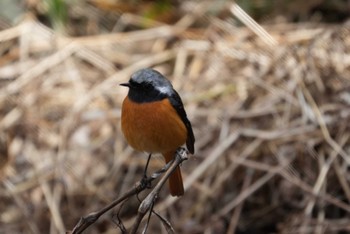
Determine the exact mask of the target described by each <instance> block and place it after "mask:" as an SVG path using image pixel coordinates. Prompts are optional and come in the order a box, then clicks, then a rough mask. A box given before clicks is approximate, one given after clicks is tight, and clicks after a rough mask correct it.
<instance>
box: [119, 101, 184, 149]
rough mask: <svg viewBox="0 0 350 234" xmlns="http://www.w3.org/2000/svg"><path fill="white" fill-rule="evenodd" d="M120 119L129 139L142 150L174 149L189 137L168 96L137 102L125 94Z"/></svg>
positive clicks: (130, 142)
mask: <svg viewBox="0 0 350 234" xmlns="http://www.w3.org/2000/svg"><path fill="white" fill-rule="evenodd" d="M121 121H122V122H121V125H122V131H123V133H124V136H125V138H126V140H127V141H128V143H129V144H130V145H131V146H132V147H133V148H134V149H136V150H139V151H146V152H149V153H164V152H169V151H174V150H176V149H177V148H178V147H180V146H181V145H183V144H184V143H185V142H186V139H187V129H186V126H185V125H184V123H183V122H182V120H181V118H180V117H179V115H178V114H177V112H176V110H175V109H174V108H173V106H172V105H171V103H170V102H169V100H168V99H163V100H161V101H156V102H150V103H135V102H133V101H131V100H130V99H129V98H128V97H126V98H125V99H124V101H123V106H122V116H121Z"/></svg>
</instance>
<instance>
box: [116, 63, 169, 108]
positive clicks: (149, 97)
mask: <svg viewBox="0 0 350 234" xmlns="http://www.w3.org/2000/svg"><path fill="white" fill-rule="evenodd" d="M121 85H123V86H127V87H129V93H128V97H129V98H130V99H131V100H132V101H134V102H138V103H142V102H152V101H159V100H162V99H164V98H166V97H168V96H170V95H171V94H172V93H173V92H174V91H173V87H172V85H171V83H170V82H169V81H168V80H167V79H166V78H165V77H164V76H163V75H162V74H160V73H159V72H157V71H155V70H152V69H142V70H139V71H137V72H135V73H134V74H133V75H132V76H131V78H130V80H129V82H128V83H126V84H121Z"/></svg>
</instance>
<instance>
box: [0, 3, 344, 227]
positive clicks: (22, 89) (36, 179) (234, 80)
mask: <svg viewBox="0 0 350 234" xmlns="http://www.w3.org/2000/svg"><path fill="white" fill-rule="evenodd" d="M349 16H350V1H349V0H310V1H302V0H295V1H292V0H291V1H288V0H285V1H277V0H275V1H273V0H240V1H229V0H218V1H206V0H203V1H194V0H193V1H192V0H190V1H182V0H178V1H176V0H164V1H146V0H145V1H141V0H131V1H121V0H119V1H118V0H74V1H64V0H1V1H0V30H1V31H0V54H1V56H0V197H1V198H0V233H65V232H66V231H68V230H72V229H73V227H74V225H75V224H76V223H77V222H78V220H79V218H80V217H82V216H85V215H87V214H89V213H90V212H93V211H97V210H99V209H101V208H102V207H104V206H106V205H107V204H109V203H110V202H111V201H113V200H114V199H116V198H118V197H119V196H121V195H122V194H123V193H125V192H126V191H127V190H129V189H130V188H132V187H133V186H134V185H135V183H136V182H138V181H139V180H140V179H141V177H142V173H143V168H144V166H145V163H146V159H147V157H146V155H145V154H143V153H139V152H135V151H134V150H132V149H131V148H130V147H129V146H128V145H127V143H126V142H125V139H124V137H123V135H122V134H121V129H120V107H121V102H122V100H123V98H124V97H125V95H126V90H125V89H123V88H122V87H120V86H119V85H118V84H120V83H122V82H125V81H127V80H128V79H129V77H130V75H131V74H132V73H133V72H135V71H137V70H138V69H141V68H145V67H152V68H154V69H156V70H158V71H160V72H161V73H162V74H164V75H165V76H166V77H168V78H169V79H170V80H171V81H172V83H173V85H174V87H175V88H176V89H177V90H178V91H179V93H180V95H181V97H182V99H183V101H184V104H185V108H186V110H187V114H188V116H189V119H190V120H191V122H192V125H193V128H194V133H195V136H196V145H195V146H196V154H195V155H193V156H190V157H189V160H187V161H185V162H184V163H183V165H182V172H183V177H184V182H185V190H186V192H185V195H184V196H183V197H180V198H178V199H174V198H172V197H170V196H169V191H168V189H167V187H164V188H163V190H162V192H161V194H160V196H159V198H158V200H157V202H156V205H155V208H154V209H155V210H156V211H157V212H158V213H159V214H161V215H162V216H163V217H165V218H167V219H168V220H169V222H170V223H171V224H172V226H173V228H174V229H175V231H176V233H190V234H192V233H241V234H243V233H244V234H247V233H349V232H350V204H349V202H350V184H349V181H350V173H349V170H348V169H349V166H350V125H349V121H350V21H349V19H350V17H349ZM163 165H164V162H162V161H161V160H160V159H157V158H154V159H152V162H151V165H150V168H149V172H151V171H155V170H157V169H159V168H161V167H162V166H163ZM149 191H150V190H146V191H144V192H142V193H141V194H139V198H140V199H142V198H144V197H145V196H146V195H147V194H148V192H149ZM139 204H140V203H139V200H138V199H137V198H136V197H135V198H132V199H129V200H128V201H127V202H126V203H125V204H124V205H123V207H122V208H121V209H119V208H116V209H115V210H113V211H112V212H109V213H107V214H105V215H104V216H102V217H101V218H100V219H99V220H98V221H97V222H96V223H95V224H93V225H92V226H91V227H90V228H89V229H88V230H87V231H86V232H85V233H121V232H120V230H119V229H118V227H117V222H118V219H117V218H116V217H117V216H119V218H120V219H121V220H122V221H123V223H124V225H125V226H126V228H127V229H128V228H130V226H131V225H132V224H133V221H134V218H135V215H136V213H137V209H138V206H139ZM117 212H119V214H118V215H117ZM143 225H144V223H143ZM148 233H166V229H165V228H164V227H163V225H162V222H161V221H160V220H159V218H157V217H156V216H155V215H153V216H152V218H151V220H150V227H149V229H148Z"/></svg>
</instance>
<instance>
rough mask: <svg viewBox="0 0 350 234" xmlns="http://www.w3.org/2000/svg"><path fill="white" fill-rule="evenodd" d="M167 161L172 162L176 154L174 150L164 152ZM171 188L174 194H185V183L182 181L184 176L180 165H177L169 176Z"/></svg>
mask: <svg viewBox="0 0 350 234" xmlns="http://www.w3.org/2000/svg"><path fill="white" fill-rule="evenodd" d="M163 156H164V158H165V162H166V163H168V162H170V161H171V160H172V159H173V158H174V156H175V153H174V152H167V153H163ZM169 190H170V194H171V195H172V196H182V195H184V185H183V183H182V176H181V171H180V167H176V168H175V170H174V171H173V173H172V174H171V175H170V177H169Z"/></svg>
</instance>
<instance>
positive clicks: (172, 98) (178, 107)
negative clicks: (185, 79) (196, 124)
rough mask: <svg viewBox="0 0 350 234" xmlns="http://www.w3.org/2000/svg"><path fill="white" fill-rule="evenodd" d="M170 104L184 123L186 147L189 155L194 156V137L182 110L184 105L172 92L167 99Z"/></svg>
mask: <svg viewBox="0 0 350 234" xmlns="http://www.w3.org/2000/svg"><path fill="white" fill-rule="evenodd" d="M169 100H170V103H171V104H172V105H173V107H174V108H175V110H176V112H177V113H178V114H179V116H180V117H181V120H182V121H183V122H184V124H185V126H186V129H187V140H186V146H187V149H188V151H189V152H190V153H191V154H194V142H195V139H194V135H193V130H192V125H191V122H190V121H189V120H188V118H187V114H186V111H185V108H184V105H183V103H182V100H181V98H180V95H179V94H178V93H177V92H176V90H174V93H173V94H172V95H171V96H170V97H169Z"/></svg>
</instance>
